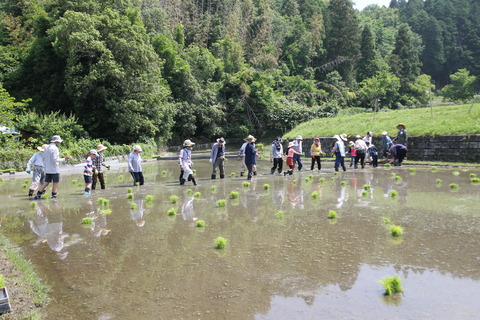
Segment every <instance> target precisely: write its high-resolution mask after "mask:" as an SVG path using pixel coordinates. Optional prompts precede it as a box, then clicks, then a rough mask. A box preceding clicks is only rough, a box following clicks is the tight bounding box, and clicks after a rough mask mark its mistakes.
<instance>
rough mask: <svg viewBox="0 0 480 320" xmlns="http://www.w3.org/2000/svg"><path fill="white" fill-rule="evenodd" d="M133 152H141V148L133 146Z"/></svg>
mask: <svg viewBox="0 0 480 320" xmlns="http://www.w3.org/2000/svg"><path fill="white" fill-rule="evenodd" d="M133 151H137V152H142V147H140V146H139V145H136V146H133Z"/></svg>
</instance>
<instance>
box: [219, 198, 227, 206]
mask: <svg viewBox="0 0 480 320" xmlns="http://www.w3.org/2000/svg"><path fill="white" fill-rule="evenodd" d="M226 205H227V200H225V199H219V200H217V207H220V208H222V207H225V206H226Z"/></svg>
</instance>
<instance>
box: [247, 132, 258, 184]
mask: <svg viewBox="0 0 480 320" xmlns="http://www.w3.org/2000/svg"><path fill="white" fill-rule="evenodd" d="M256 140H257V139H255V138H254V137H253V136H252V135H249V136H248V137H246V138H245V141H246V142H247V146H246V147H245V165H246V166H247V169H248V174H247V180H252V176H253V174H254V166H255V165H256V164H257V151H256V149H255V141H256Z"/></svg>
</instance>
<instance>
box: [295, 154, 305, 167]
mask: <svg viewBox="0 0 480 320" xmlns="http://www.w3.org/2000/svg"><path fill="white" fill-rule="evenodd" d="M297 162H298V170H302V168H303V163H302V155H300V154H296V153H295V154H294V155H293V165H294V166H295V163H297Z"/></svg>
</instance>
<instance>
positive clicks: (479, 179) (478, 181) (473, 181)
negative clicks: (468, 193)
mask: <svg viewBox="0 0 480 320" xmlns="http://www.w3.org/2000/svg"><path fill="white" fill-rule="evenodd" d="M470 182H472V183H480V178H471V179H470Z"/></svg>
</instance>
